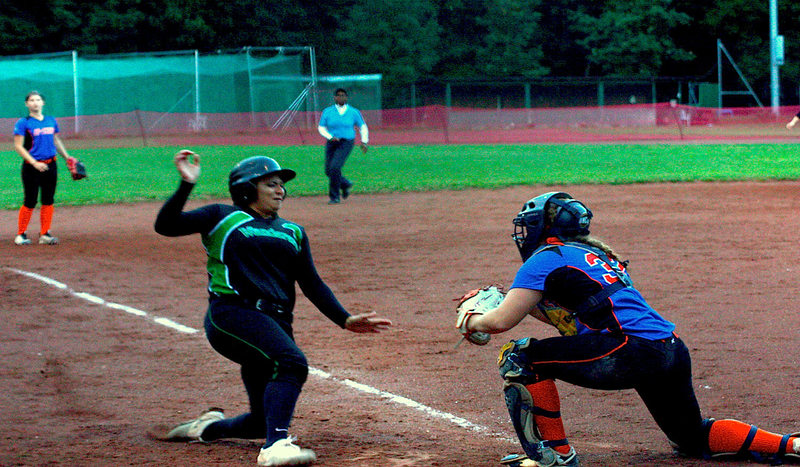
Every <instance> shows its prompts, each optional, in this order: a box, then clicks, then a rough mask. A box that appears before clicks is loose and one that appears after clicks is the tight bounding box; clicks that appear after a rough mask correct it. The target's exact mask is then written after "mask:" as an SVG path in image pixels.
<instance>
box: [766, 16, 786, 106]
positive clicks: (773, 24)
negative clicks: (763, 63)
mask: <svg viewBox="0 0 800 467" xmlns="http://www.w3.org/2000/svg"><path fill="white" fill-rule="evenodd" d="M783 57H784V55H783V36H779V35H778V0H769V68H770V73H769V77H770V91H771V93H770V94H771V102H772V113H773V115H778V113H779V108H780V105H781V95H780V87H781V86H780V78H779V77H778V67H779V66H781V65H783Z"/></svg>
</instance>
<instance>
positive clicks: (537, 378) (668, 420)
mask: <svg viewBox="0 0 800 467" xmlns="http://www.w3.org/2000/svg"><path fill="white" fill-rule="evenodd" d="M591 219H592V213H591V211H590V210H589V209H588V208H587V207H586V206H585V205H584V204H583V203H581V202H580V201H577V200H574V199H572V197H571V196H570V195H568V194H566V193H562V192H551V193H545V194H543V195H541V196H538V197H536V198H533V199H531V200H529V201H528V202H527V203H525V205H524V206H523V208H522V210H521V211H520V212H519V213H518V214H517V216H516V218H515V219H514V226H515V230H514V240H515V241H516V244H517V247H518V249H519V251H520V254H521V255H522V260H523V262H524V264H523V265H522V267H521V268H520V269H519V271H518V272H517V275H516V277H515V278H514V282H513V284H512V286H511V288H510V289H509V291H508V294H507V295H506V297H505V299H504V300H503V301H502V303H501V304H500V305H499V306H498V307H497V308H494V309H491V310H489V311H487V312H486V313H484V314H475V315H473V316H472V317H471V318H468V319H467V321H466V323H465V325H464V327H465V328H462V332H465V333H466V334H469V333H471V332H487V333H491V334H495V333H501V332H505V331H508V330H509V329H511V328H513V327H514V326H516V325H517V324H518V323H519V322H520V321H522V319H523V318H525V317H526V316H527V315H529V314H530V315H532V316H534V317H536V318H537V319H539V320H541V321H544V322H546V323H550V324H554V323H555V321H554V320H553V319H551V318H548V315H553V314H558V313H561V314H562V315H563V319H562V320H561V321H560V323H559V331H560V332H561V334H562V336H560V337H551V338H546V339H541V340H537V339H534V338H531V337H526V338H523V339H518V340H512V341H511V342H509V343H507V344H506V345H505V346H503V348H502V350H501V352H500V356H499V358H498V365H499V367H500V374H501V376H502V377H503V378H504V380H505V385H504V392H505V400H506V405H507V406H508V410H509V414H510V416H511V421H512V424H513V425H514V428H515V431H516V432H517V436H518V437H519V439H520V442H521V444H522V447H523V449H524V451H525V453H526V455H527V456H528V457H529V458H530V459H524V457H520V456H513V455H512V456H510V457H509V458H507V459H504V461H503V462H504V463H508V464H516V465H524V462H527V461H529V460H535V461H536V462H537V464H529V465H547V466H550V465H578V460H577V456H576V454H575V450H574V449H573V448H572V447H571V446H570V445H569V442H568V441H567V437H566V434H565V430H564V425H563V423H562V420H561V414H560V399H559V396H558V391H557V389H556V385H555V380H556V379H560V380H563V381H566V382H568V383H571V384H575V385H577V386H582V387H586V388H592V389H605V390H619V389H635V390H636V391H637V393H638V394H639V396H640V397H641V398H642V400H643V401H644V403H645V405H646V406H647V408H648V410H649V411H650V414H651V415H652V416H653V418H654V419H655V421H656V423H657V424H658V426H659V427H660V428H661V430H663V431H664V433H665V434H666V435H667V437H668V439H669V441H670V442H671V443H672V444H673V446H674V447H675V448H676V450H677V451H678V452H679V453H681V454H684V455H688V456H715V455H727V454H732V455H736V454H738V455H746V454H749V455H752V456H753V457H755V458H756V459H769V460H773V461H781V460H800V438H798V435H800V434H799V433H795V434H793V435H785V436H782V435H778V434H774V433H770V432H767V431H764V430H761V429H758V428H756V427H755V426H751V425H749V424H745V423H742V422H739V421H736V420H713V419H710V418H705V419H704V418H703V417H702V416H701V414H700V408H699V405H698V403H697V399H696V398H695V394H694V389H693V384H692V372H691V359H690V356H689V350H688V349H687V347H686V345H684V343H683V342H682V341H681V339H680V338H678V336H677V335H676V334H675V325H674V324H673V323H671V322H669V321H667V320H666V319H664V318H663V317H662V316H661V315H659V314H658V313H657V312H656V311H655V310H653V308H651V307H650V306H649V305H648V304H647V302H646V301H645V299H644V298H643V297H642V295H641V294H640V293H639V292H638V291H637V290H636V289H635V288H634V287H633V283H632V281H631V278H630V276H629V275H628V272H627V270H626V268H625V266H626V264H627V263H626V262H621V261H620V260H619V259H618V257H617V255H616V254H615V253H614V251H613V250H612V249H611V248H610V247H609V246H607V245H606V244H604V243H603V242H601V241H599V240H598V239H596V238H594V237H591V236H589V225H590V222H591Z"/></svg>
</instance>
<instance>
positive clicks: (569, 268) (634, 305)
mask: <svg viewBox="0 0 800 467" xmlns="http://www.w3.org/2000/svg"><path fill="white" fill-rule="evenodd" d="M609 262H610V263H611V264H609V263H606V262H605V261H603V260H602V259H601V253H600V252H599V251H598V250H596V249H593V248H591V247H589V246H588V245H583V244H573V243H570V244H563V243H560V242H557V243H550V244H548V245H546V246H544V247H542V248H540V249H539V250H537V251H536V252H535V253H534V254H533V255H532V256H531V257H530V258H528V260H527V261H526V262H525V264H523V265H522V267H521V268H520V270H519V271H518V272H517V275H516V277H515V278H514V283H513V284H512V285H511V288H512V289H513V288H523V289H531V290H538V291H541V292H542V294H543V296H544V300H550V301H552V302H555V303H556V304H558V305H559V306H561V307H562V308H564V309H567V310H572V311H574V310H576V309H577V308H578V307H579V306H580V305H582V304H583V303H584V302H586V300H587V299H588V298H589V297H591V296H592V295H594V294H595V293H597V292H599V291H600V290H601V289H602V288H603V287H606V286H608V285H610V284H613V283H614V282H617V281H619V280H620V279H619V277H618V276H617V273H616V272H615V271H614V269H613V268H612V266H614V267H616V268H617V269H618V270H619V271H620V273H621V274H622V275H623V277H625V278H626V279H628V281H629V280H630V278H629V277H628V276H627V274H628V273H627V271H626V270H625V268H624V266H623V265H622V264H620V263H618V262H617V261H615V260H613V259H609ZM629 283H630V282H629ZM605 302H606V303H605V304H604V305H603V306H602V308H601V309H600V310H599V311H596V312H593V313H591V314H587V315H586V316H583V315H581V316H578V317H577V319H576V328H577V331H578V334H586V333H593V332H620V331H621V332H622V333H624V334H629V335H634V336H639V337H643V338H646V339H651V340H657V339H665V338H668V337H670V336H672V332H673V331H674V330H675V325H674V324H673V323H671V322H669V321H667V320H666V319H664V318H663V317H661V315H659V314H658V313H657V312H656V311H655V310H654V309H653V308H651V307H650V305H648V304H647V302H646V301H645V299H644V297H642V295H641V294H640V293H639V291H638V290H636V289H635V288H633V287H625V288H623V289H620V290H618V291H617V292H615V293H614V294H613V295H611V297H609V298H608V299H606V300H605Z"/></svg>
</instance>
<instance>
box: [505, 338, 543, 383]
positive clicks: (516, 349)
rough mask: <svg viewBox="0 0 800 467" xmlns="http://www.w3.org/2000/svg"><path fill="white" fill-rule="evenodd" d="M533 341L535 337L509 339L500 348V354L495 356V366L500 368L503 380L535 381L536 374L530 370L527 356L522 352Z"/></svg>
mask: <svg viewBox="0 0 800 467" xmlns="http://www.w3.org/2000/svg"><path fill="white" fill-rule="evenodd" d="M535 341H536V339H532V338H530V337H525V338H523V339H518V340H512V341H509V342H508V343H506V344H505V345H504V346H503V347H502V348H501V349H500V355H498V357H497V366H498V368H499V370H500V376H501V377H502V378H503V379H504V380H506V381H511V380H514V381H516V382H521V383H523V384H528V383H532V382H535V381H536V379H537V375H536V373H534V372H533V371H532V370H531V368H530V365H529V364H528V362H527V358H526V357H525V356H524V355H523V353H522V352H523V351H524V350H525V349H527V348H528V346H529V345H530V344H531V342H535Z"/></svg>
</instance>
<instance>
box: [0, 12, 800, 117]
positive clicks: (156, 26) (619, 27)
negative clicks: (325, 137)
mask: <svg viewBox="0 0 800 467" xmlns="http://www.w3.org/2000/svg"><path fill="white" fill-rule="evenodd" d="M778 6H779V10H778V19H779V26H778V30H779V33H780V34H782V35H783V36H784V38H785V44H786V54H785V56H786V63H785V65H784V66H782V67H781V69H780V76H781V81H782V84H783V97H782V103H783V104H790V103H792V104H796V103H797V102H796V101H797V99H798V91H797V82H798V80H797V78H798V74H799V73H800V68H799V67H798V58H800V50H798V47H797V45H798V44H800V27H799V26H797V23H798V22H797V19H798V17H800V5H798V4H795V3H791V2H785V1H779V2H778ZM768 8H769V6H768V2H766V1H760V2H754V1H751V0H713V1H712V0H402V1H400V0H327V1H324V2H320V1H318V0H270V1H268V2H265V1H264V0H226V1H223V2H219V1H213V2H212V1H208V0H24V1H23V0H4V1H3V2H2V4H0V54H2V55H22V54H36V53H47V52H60V51H65V50H77V51H79V53H84V54H109V53H129V52H152V51H163V50H188V49H192V50H193V49H198V50H200V51H213V50H216V49H228V48H238V47H243V46H276V45H286V46H309V45H310V46H313V47H314V48H315V51H316V56H317V67H318V71H319V73H320V74H371V73H381V74H383V77H384V80H383V85H384V96H390V95H391V92H392V89H394V88H401V87H407V86H409V85H410V84H411V83H414V82H417V81H420V80H431V79H433V80H470V79H481V80H516V79H525V78H538V77H549V76H555V77H564V76H570V77H575V76H579V77H598V76H600V77H629V78H649V77H654V76H662V77H664V76H671V77H696V78H697V79H698V80H706V81H713V82H715V81H716V72H717V71H716V70H717V47H716V41H717V39H720V40H721V41H722V42H723V43H724V44H725V47H726V48H727V50H728V51H729V52H730V53H731V55H732V56H733V57H734V59H735V61H736V64H737V65H738V67H739V68H740V69H741V71H742V73H743V74H744V75H745V77H746V78H747V79H748V80H749V81H750V83H751V84H752V85H753V87H754V89H755V91H756V92H757V93H758V94H759V96H760V97H761V98H762V101H765V102H769V84H770V70H769V58H770V52H769V11H768ZM789 100H794V101H795V102H788V101H789Z"/></svg>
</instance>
